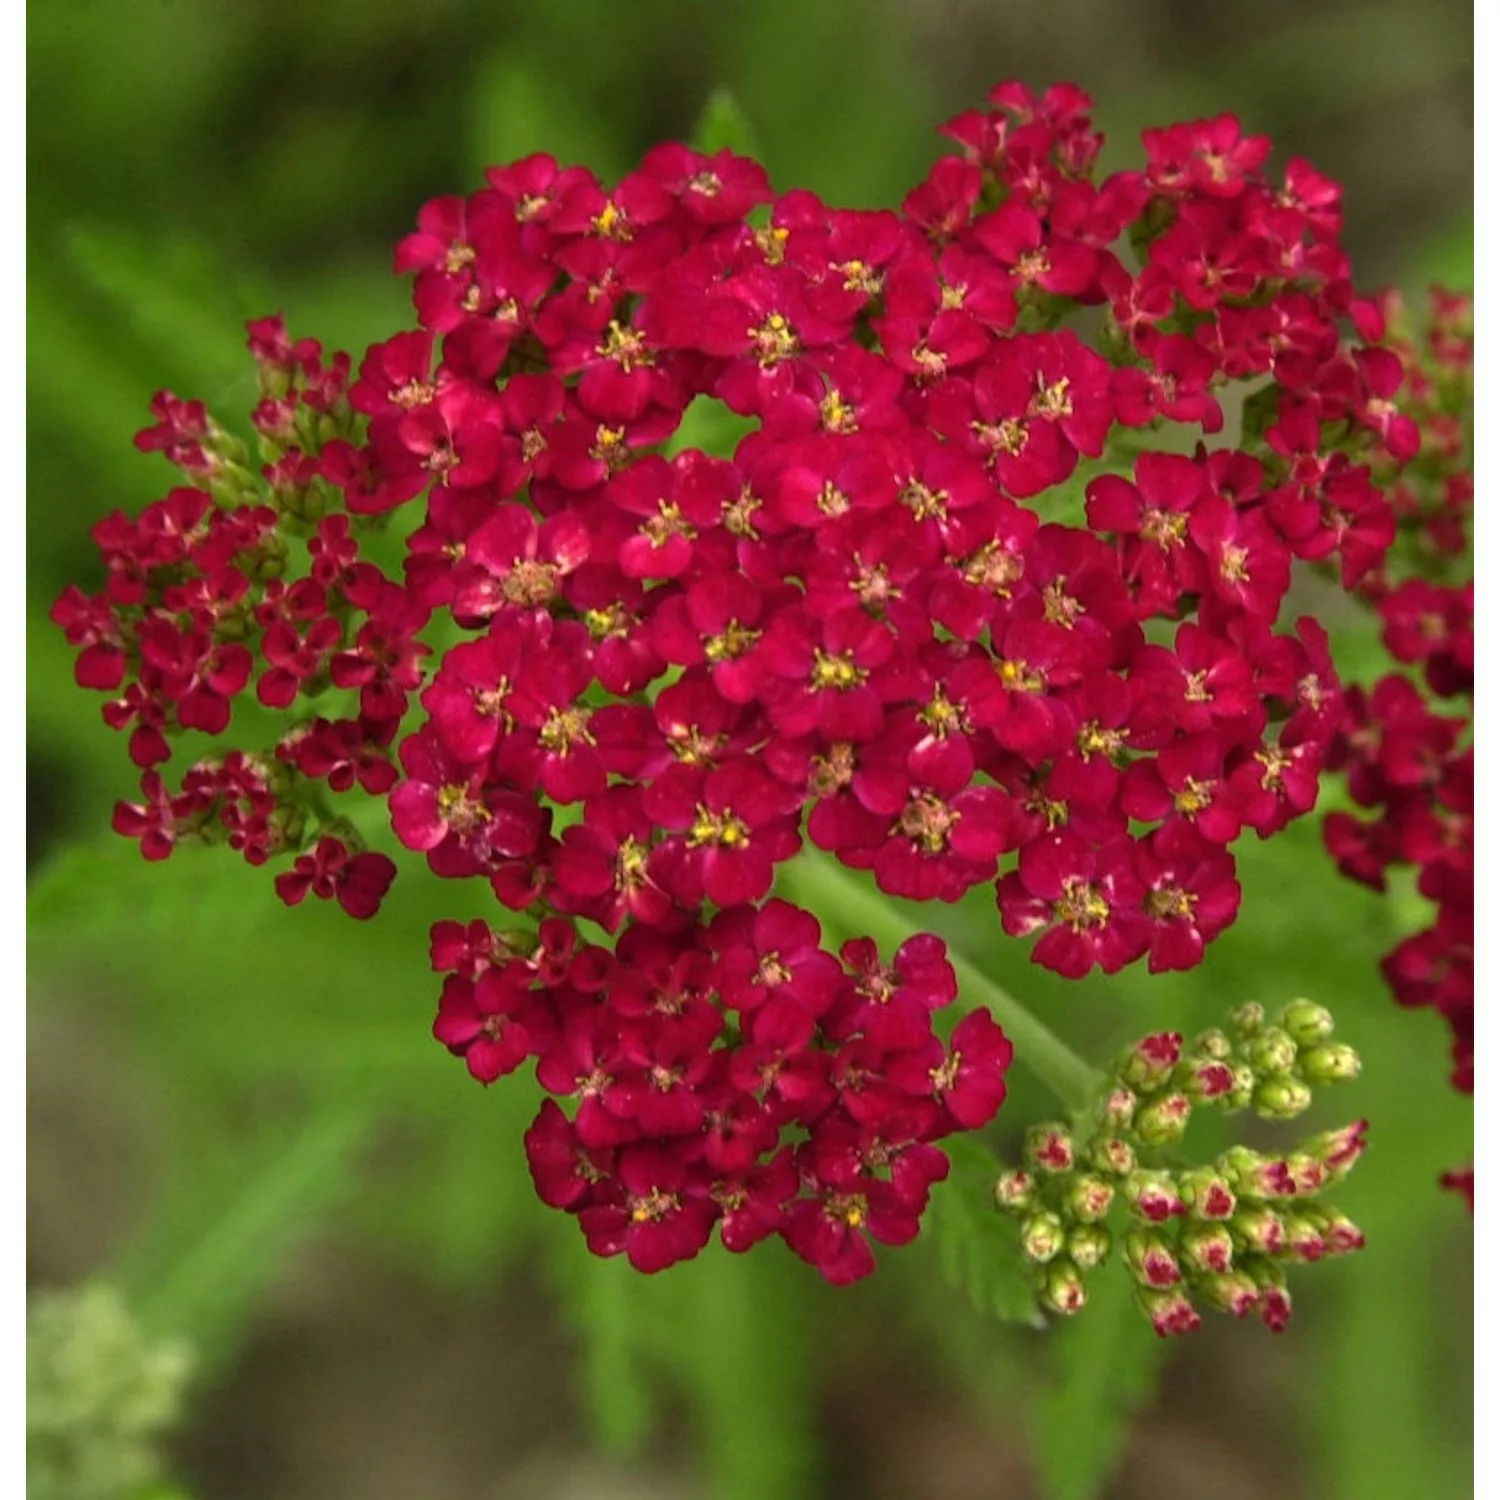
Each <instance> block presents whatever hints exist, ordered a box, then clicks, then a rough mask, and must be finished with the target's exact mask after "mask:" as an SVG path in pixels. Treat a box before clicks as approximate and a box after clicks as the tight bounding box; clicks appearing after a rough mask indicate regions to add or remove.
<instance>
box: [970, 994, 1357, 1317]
mask: <svg viewBox="0 0 1500 1500" xmlns="http://www.w3.org/2000/svg"><path fill="white" fill-rule="evenodd" d="M1358 1071H1359V1059H1358V1057H1357V1056H1356V1055H1355V1053H1354V1052H1353V1050H1352V1049H1351V1048H1349V1047H1348V1046H1346V1045H1344V1044H1343V1043H1340V1042H1336V1041H1334V1040H1333V1021H1332V1018H1331V1017H1330V1016H1329V1014H1328V1012H1327V1011H1326V1010H1324V1009H1323V1007H1322V1006H1319V1005H1314V1004H1313V1003H1312V1002H1311V1001H1308V1000H1294V1001H1293V1002H1292V1003H1291V1004H1290V1005H1288V1006H1286V1007H1285V1009H1284V1010H1283V1011H1282V1012H1281V1013H1280V1014H1279V1015H1278V1016H1276V1017H1275V1018H1274V1019H1272V1020H1268V1019H1267V1017H1266V1015H1265V1012H1264V1010H1263V1009H1262V1007H1261V1006H1259V1005H1255V1004H1251V1005H1243V1006H1240V1007H1239V1008H1238V1009H1237V1010H1235V1011H1233V1012H1231V1013H1230V1015H1229V1017H1228V1018H1227V1021H1226V1024H1225V1026H1224V1028H1223V1029H1222V1030H1214V1031H1208V1032H1205V1033H1204V1034H1203V1035H1202V1036H1200V1037H1198V1038H1196V1039H1195V1040H1194V1041H1193V1042H1192V1043H1191V1044H1190V1045H1187V1046H1184V1044H1183V1039H1182V1037H1181V1036H1180V1035H1178V1034H1176V1033H1175V1032H1160V1033H1157V1034H1155V1035H1152V1036H1148V1037H1144V1038H1142V1040H1141V1041H1139V1042H1138V1043H1137V1044H1136V1045H1135V1046H1134V1047H1132V1048H1131V1049H1130V1051H1128V1052H1127V1053H1125V1054H1124V1056H1123V1057H1121V1058H1120V1060H1119V1062H1118V1063H1117V1065H1116V1067H1115V1069H1114V1071H1113V1073H1112V1075H1111V1076H1110V1078H1109V1079H1108V1081H1107V1083H1106V1086H1105V1089H1104V1092H1103V1093H1102V1095H1101V1097H1100V1099H1099V1102H1098V1104H1097V1106H1096V1107H1095V1109H1094V1110H1093V1111H1092V1113H1091V1116H1090V1117H1089V1121H1088V1123H1087V1125H1085V1126H1083V1127H1081V1128H1079V1129H1069V1128H1068V1127H1067V1126H1065V1125H1061V1124H1048V1125H1040V1126H1036V1127H1034V1128H1033V1129H1032V1130H1031V1131H1029V1132H1028V1134H1027V1137H1026V1142H1025V1148H1024V1152H1023V1164H1022V1165H1021V1167H1019V1168H1017V1169H1016V1170H1014V1171H1010V1172H1006V1173H1004V1174H1003V1175H1002V1176H1001V1177H1000V1179H999V1180H998V1181H997V1183H996V1184H995V1202H996V1204H997V1206H998V1207H999V1208H1000V1209H1001V1210H1002V1211H1004V1212H1005V1213H1007V1214H1010V1215H1012V1216H1013V1217H1015V1218H1016V1219H1017V1220H1018V1224H1019V1233H1020V1245H1021V1253H1022V1255H1023V1256H1024V1257H1025V1258H1026V1259H1027V1260H1028V1261H1030V1262H1031V1263H1032V1264H1033V1265H1034V1266H1035V1267H1036V1275H1037V1287H1038V1295H1039V1297H1040V1300H1041V1302H1042V1304H1043V1306H1045V1307H1046V1308H1048V1309H1049V1310H1050V1311H1052V1312H1055V1313H1061V1314H1071V1313H1076V1312H1078V1311H1080V1310H1081V1309H1082V1308H1083V1307H1084V1305H1085V1303H1086V1302H1087V1300H1088V1290H1087V1276H1088V1273H1090V1272H1091V1271H1093V1270H1094V1269H1095V1268H1096V1267H1097V1266H1098V1265H1100V1264H1101V1263H1102V1262H1103V1261H1104V1260H1105V1259H1106V1258H1107V1257H1108V1256H1109V1254H1110V1252H1111V1251H1112V1250H1114V1249H1118V1250H1119V1252H1120V1259H1121V1260H1122V1261H1123V1262H1124V1265H1125V1267H1126V1270H1127V1272H1128V1274H1129V1275H1130V1277H1131V1280H1132V1281H1133V1282H1134V1283H1135V1287H1136V1300H1137V1302H1138V1304H1139V1306H1140V1308H1141V1311H1142V1312H1143V1313H1144V1314H1145V1316H1146V1317H1147V1318H1148V1319H1149V1320H1150V1322H1151V1326H1152V1327H1153V1328H1154V1329H1155V1331H1156V1332H1157V1333H1158V1334H1160V1335H1163V1336H1166V1335H1168V1334H1176V1333H1187V1332H1190V1331H1191V1330H1192V1329H1194V1328H1196V1327H1197V1326H1198V1325H1199V1323H1200V1321H1201V1319H1200V1317H1199V1314H1198V1311H1197V1305H1199V1304H1202V1305H1207V1306H1208V1307H1211V1308H1214V1309H1217V1310H1218V1311H1221V1312H1229V1313H1233V1314H1234V1316H1236V1317H1244V1316H1245V1315H1246V1314H1247V1313H1249V1312H1251V1311H1254V1312H1256V1313H1258V1314H1259V1316H1260V1318H1261V1320H1262V1321H1263V1322H1264V1323H1265V1324H1266V1326H1267V1327H1268V1328H1270V1329H1271V1330H1272V1331H1273V1332H1279V1331H1280V1330H1281V1329H1282V1328H1284V1327H1285V1326H1286V1323H1287V1320H1288V1319H1289V1318H1290V1317H1291V1305H1292V1304H1291V1297H1290V1294H1289V1292H1288V1291H1287V1286H1286V1270H1287V1267H1288V1266H1289V1265H1291V1264H1293V1263H1295V1262H1297V1261H1315V1260H1320V1259H1322V1258H1323V1257H1324V1256H1325V1255H1341V1254H1345V1253H1347V1252H1349V1251H1352V1250H1357V1249H1359V1248H1360V1247H1361V1246H1362V1245H1363V1244H1364V1236H1363V1235H1362V1234H1361V1233H1360V1231H1359V1230H1358V1229H1357V1228H1356V1227H1355V1225H1354V1224H1353V1223H1352V1222H1351V1221H1350V1220H1349V1219H1348V1218H1347V1217H1346V1216H1345V1215H1344V1214H1342V1213H1341V1212H1340V1211H1339V1210H1337V1209H1335V1208H1332V1207H1330V1206H1329V1205H1327V1204H1325V1203H1323V1202H1321V1194H1322V1193H1323V1191H1324V1189H1326V1188H1328V1187H1329V1186H1331V1185H1332V1184H1334V1183H1336V1182H1339V1181H1341V1180H1342V1179H1343V1177H1344V1176H1345V1175H1346V1174H1347V1173H1348V1172H1349V1170H1350V1169H1351V1168H1352V1167H1353V1165H1354V1163H1355V1162H1356V1161H1357V1160H1358V1158H1359V1156H1360V1155H1361V1153H1362V1152H1363V1151H1364V1146H1365V1129H1366V1126H1365V1122H1364V1121H1363V1120H1361V1121H1357V1122H1356V1123H1354V1124H1352V1125H1349V1126H1346V1127H1345V1128H1344V1129H1342V1130H1334V1131H1327V1132H1324V1133H1322V1134H1319V1135H1315V1136H1312V1137H1310V1138H1308V1139H1307V1140H1304V1141H1302V1142H1301V1143H1300V1144H1299V1145H1298V1146H1297V1147H1295V1148H1294V1149H1293V1150H1292V1151H1290V1152H1289V1153H1287V1154H1286V1155H1284V1156H1270V1155H1265V1154H1263V1153H1261V1152H1258V1151H1252V1150H1250V1149H1249V1148H1248V1147H1245V1146H1232V1147H1230V1148H1229V1150H1227V1151H1226V1152H1224V1153H1223V1154H1222V1155H1221V1156H1219V1157H1218V1158H1217V1159H1215V1160H1214V1161H1213V1162H1211V1163H1209V1164H1208V1165H1205V1166H1188V1167H1182V1166H1175V1165H1165V1164H1162V1162H1161V1159H1160V1157H1159V1156H1157V1155H1156V1153H1158V1152H1160V1151H1161V1150H1162V1149H1163V1148H1166V1147H1171V1146H1175V1145H1176V1144H1177V1143H1178V1142H1179V1141H1181V1140H1182V1137H1183V1135H1184V1133H1185V1132H1186V1130H1187V1126H1188V1123H1189V1120H1190V1118H1191V1116H1192V1114H1193V1111H1194V1110H1195V1109H1199V1108H1205V1107H1207V1108H1213V1109H1219V1110H1226V1111H1233V1110H1241V1109H1246V1108H1249V1109H1253V1110H1254V1111H1255V1112H1256V1113H1257V1114H1260V1115H1261V1116H1263V1117H1264V1118H1267V1119H1273V1120H1286V1119H1291V1118H1293V1117H1295V1116H1296V1115H1298V1114H1301V1113H1302V1111H1303V1110H1305V1109H1306V1108H1307V1106H1308V1104H1309V1103H1310V1102H1311V1098H1312V1090H1313V1089H1314V1088H1316V1087H1318V1086H1320V1085H1323V1084H1327V1083H1333V1082H1337V1081H1340V1080H1342V1079H1347V1078H1353V1077H1354V1076H1355V1075H1356V1074H1357V1073H1358Z"/></svg>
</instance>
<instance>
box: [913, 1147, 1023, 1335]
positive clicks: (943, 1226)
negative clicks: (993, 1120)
mask: <svg viewBox="0 0 1500 1500" xmlns="http://www.w3.org/2000/svg"><path fill="white" fill-rule="evenodd" d="M943 1149H944V1150H945V1151H946V1152H947V1153H948V1157H949V1159H950V1161H951V1162H952V1168H951V1170H950V1171H949V1173H948V1177H947V1180H946V1181H944V1182H940V1183H938V1184H937V1186H936V1187H934V1188H933V1190H932V1203H931V1206H930V1207H929V1209H928V1211H927V1217H926V1220H925V1222H924V1226H923V1227H924V1231H925V1233H926V1234H929V1235H931V1236H932V1240H933V1243H934V1245H935V1246H936V1248H937V1252H938V1261H939V1264H940V1265H941V1267H942V1272H943V1279H944V1280H945V1281H946V1282H947V1283H948V1284H949V1285H950V1286H952V1287H953V1288H954V1289H955V1290H957V1291H960V1292H963V1293H965V1294H966V1295H967V1296H968V1298H969V1300H970V1301H971V1302H972V1303H973V1304H974V1307H975V1309H976V1310H977V1311H979V1312H981V1313H985V1314H987V1315H989V1316H993V1317H996V1318H999V1319H1001V1321H1003V1322H1007V1323H1026V1324H1028V1325H1030V1326H1031V1327H1033V1328H1043V1327H1045V1326H1046V1320H1045V1319H1044V1318H1043V1317H1042V1314H1041V1311H1040V1310H1039V1309H1038V1307H1037V1301H1036V1293H1035V1291H1034V1290H1033V1286H1032V1280H1031V1275H1030V1272H1029V1270H1028V1268H1027V1266H1026V1262H1025V1261H1024V1260H1023V1259H1022V1257H1021V1251H1020V1248H1019V1245H1018V1243H1017V1239H1016V1226H1015V1223H1014V1221H1013V1220H1011V1219H1008V1218H1007V1217H1006V1216H1005V1215H1004V1214H1001V1213H1000V1212H998V1211H997V1210H996V1208H995V1196H994V1193H995V1179H996V1178H997V1177H998V1176H999V1175H1000V1163H999V1162H998V1161H996V1159H995V1157H994V1156H993V1155H992V1154H991V1152H990V1151H989V1149H988V1148H987V1147H985V1146H984V1145H982V1144H981V1143H980V1142H979V1141H976V1140H973V1139H971V1138H970V1137H967V1136H953V1137H950V1138H949V1139H948V1140H945V1141H944V1142H943Z"/></svg>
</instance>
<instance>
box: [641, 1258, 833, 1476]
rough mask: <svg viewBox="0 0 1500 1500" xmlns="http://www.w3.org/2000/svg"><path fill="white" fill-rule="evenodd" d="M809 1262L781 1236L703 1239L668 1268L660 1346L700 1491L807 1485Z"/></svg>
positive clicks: (812, 1395)
mask: <svg viewBox="0 0 1500 1500" xmlns="http://www.w3.org/2000/svg"><path fill="white" fill-rule="evenodd" d="M811 1275H812V1272H811V1271H810V1270H809V1268H808V1267H807V1266H805V1265H803V1264H802V1263H801V1262H800V1261H798V1260H796V1259H795V1258H794V1257H793V1256H792V1254H791V1252H790V1251H789V1250H787V1249H786V1248H785V1246H783V1245H779V1244H776V1243H774V1242H773V1243H770V1244H766V1245H761V1246H759V1247H757V1248H756V1249H755V1250H754V1251H753V1252H752V1253H751V1254H749V1255H731V1254H730V1253H729V1252H728V1251H726V1250H724V1249H723V1248H722V1247H721V1246H719V1245H717V1244H714V1245H710V1246H709V1247H708V1249H707V1250H705V1251H704V1252H703V1254H701V1255H700V1256H698V1257H697V1258H696V1259H695V1260H693V1261H691V1262H690V1263H689V1264H687V1265H683V1266H679V1267H676V1268H674V1270H673V1272H672V1276H673V1277H674V1278H675V1286H673V1287H672V1288H671V1290H672V1291H673V1292H674V1293H675V1294H676V1297H677V1304H678V1305H677V1307H676V1309H675V1311H677V1313H678V1318H677V1320H676V1321H677V1325H678V1326H677V1328H676V1330H675V1332H676V1337H675V1338H673V1339H672V1341H671V1343H670V1345H669V1346H667V1347H664V1348H663V1349H662V1350H661V1353H662V1357H663V1358H664V1359H666V1361H667V1362H668V1364H669V1367H670V1372H671V1374H672V1375H673V1376H675V1378H676V1384H677V1386H678V1387H679V1389H680V1391H681V1393H682V1395H683V1397H684V1398H685V1399H686V1400H687V1402H688V1403H689V1408H690V1412H691V1417H692V1421H693V1424H694V1426H695V1428H696V1429H697V1433H698V1445H697V1447H698V1452H699V1454H700V1463H701V1465H702V1469H703V1480H704V1492H705V1493H706V1494H710V1495H723V1496H733V1495H745V1496H754V1497H755V1500H797V1497H801V1496H806V1495H808V1494H809V1493H810V1492H813V1491H815V1490H818V1491H821V1488H822V1487H821V1486H820V1485H818V1484H817V1480H818V1457H819V1455H818V1450H817V1443H816V1440H815V1438H814V1435H813V1430H812V1427H811V1424H810V1423H809V1422H808V1420H807V1413H808V1412H809V1411H811V1410H813V1409H815V1407H816V1404H817V1388H816V1380H817V1366H816V1362H815V1361H814V1359H813V1358H812V1355H813V1353H814V1350H815V1348H816V1342H815V1338H814V1336H813V1334H812V1329H811V1326H810V1323H809V1318H808V1313H809V1311H810V1308H809V1306H808V1302H809V1298H808V1292H809V1285H810V1283H809V1278H810V1277H811Z"/></svg>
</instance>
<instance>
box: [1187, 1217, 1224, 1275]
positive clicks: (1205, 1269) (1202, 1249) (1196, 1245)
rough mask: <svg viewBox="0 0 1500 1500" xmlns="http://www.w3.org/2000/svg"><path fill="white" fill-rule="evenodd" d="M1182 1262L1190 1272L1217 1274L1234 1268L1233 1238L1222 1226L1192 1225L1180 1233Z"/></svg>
mask: <svg viewBox="0 0 1500 1500" xmlns="http://www.w3.org/2000/svg"><path fill="white" fill-rule="evenodd" d="M1179 1249H1180V1250H1181V1253H1182V1262H1183V1264H1184V1265H1185V1266H1187V1268H1188V1269H1189V1270H1191V1271H1197V1272H1198V1273H1200V1274H1217V1273H1221V1272H1224V1271H1228V1270H1230V1269H1232V1267H1233V1266H1234V1236H1233V1235H1232V1234H1230V1232H1229V1229H1228V1227H1227V1226H1226V1225H1223V1224H1194V1225H1189V1226H1188V1227H1187V1228H1186V1229H1184V1230H1183V1231H1182V1238H1181V1240H1180V1242H1179Z"/></svg>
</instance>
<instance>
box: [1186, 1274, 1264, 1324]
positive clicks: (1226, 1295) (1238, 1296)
mask: <svg viewBox="0 0 1500 1500" xmlns="http://www.w3.org/2000/svg"><path fill="white" fill-rule="evenodd" d="M1193 1289H1194V1290H1195V1291H1197V1292H1199V1293H1201V1295H1202V1297H1203V1300H1204V1301H1205V1302H1207V1303H1208V1305H1209V1306H1210V1307H1212V1308H1215V1309H1217V1310H1218V1311H1219V1312H1227V1313H1229V1314H1230V1315H1231V1316H1233V1317H1236V1318H1243V1317H1244V1316H1245V1314H1246V1313H1250V1312H1253V1311H1254V1310H1255V1308H1256V1307H1257V1306H1258V1305H1259V1303H1260V1288H1259V1287H1258V1286H1256V1284H1255V1281H1254V1279H1253V1278H1252V1277H1250V1276H1247V1275H1246V1274H1245V1272H1243V1271H1226V1272H1224V1273H1222V1274H1221V1275H1217V1276H1205V1277H1204V1278H1203V1279H1202V1280H1201V1281H1197V1282H1194V1283H1193Z"/></svg>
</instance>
